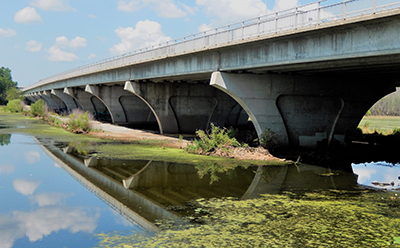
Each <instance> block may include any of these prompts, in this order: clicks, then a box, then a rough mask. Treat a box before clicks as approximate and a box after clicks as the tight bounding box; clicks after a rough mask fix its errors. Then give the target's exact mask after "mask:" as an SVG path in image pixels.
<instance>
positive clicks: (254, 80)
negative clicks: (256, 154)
mask: <svg viewBox="0 0 400 248" xmlns="http://www.w3.org/2000/svg"><path fill="white" fill-rule="evenodd" d="M265 81H268V80H266V78H265V77H262V76H259V75H248V74H229V73H222V72H214V73H213V74H212V75H211V80H210V85H211V86H213V87H215V88H217V89H219V90H221V91H223V92H225V93H226V94H227V95H229V96H231V97H232V98H233V99H234V100H235V101H236V102H237V103H238V104H240V106H241V107H242V108H243V109H244V110H245V111H246V113H247V114H248V115H249V117H250V119H251V120H252V122H253V125H254V128H255V130H256V132H257V135H258V137H261V134H262V133H263V131H264V130H266V129H267V128H268V129H271V131H273V132H275V133H277V134H278V136H279V137H280V141H281V142H282V143H284V144H286V143H288V136H287V132H286V129H285V126H284V123H283V120H282V118H281V114H280V113H279V110H278V108H277V107H276V104H275V101H276V97H275V95H273V96H269V95H271V92H270V91H271V90H270V89H271V88H272V87H270V85H268V83H265ZM268 88H270V89H268Z"/></svg>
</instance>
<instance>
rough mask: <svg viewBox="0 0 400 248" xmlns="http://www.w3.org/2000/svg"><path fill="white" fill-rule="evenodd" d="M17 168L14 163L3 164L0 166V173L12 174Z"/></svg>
mask: <svg viewBox="0 0 400 248" xmlns="http://www.w3.org/2000/svg"><path fill="white" fill-rule="evenodd" d="M14 170H15V168H14V166H12V165H2V166H0V175H1V174H11V173H13V172H14Z"/></svg>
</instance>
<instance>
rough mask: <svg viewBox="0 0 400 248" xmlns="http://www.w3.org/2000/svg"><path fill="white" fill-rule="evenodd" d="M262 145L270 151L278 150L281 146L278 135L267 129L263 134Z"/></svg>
mask: <svg viewBox="0 0 400 248" xmlns="http://www.w3.org/2000/svg"><path fill="white" fill-rule="evenodd" d="M260 145H261V146H262V147H264V148H265V149H268V150H270V151H271V150H273V149H275V148H277V147H278V145H279V140H278V135H277V134H276V133H274V132H272V131H271V130H270V129H268V128H267V129H266V130H265V131H264V132H263V133H262V134H261V137H260Z"/></svg>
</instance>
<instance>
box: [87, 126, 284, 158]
mask: <svg viewBox="0 0 400 248" xmlns="http://www.w3.org/2000/svg"><path fill="white" fill-rule="evenodd" d="M90 126H91V128H92V129H93V130H98V131H96V132H89V133H88V135H89V136H92V137H96V138H102V139H110V140H121V141H128V142H132V141H138V142H143V143H149V142H151V143H157V144H159V145H161V146H166V147H173V148H180V149H182V148H185V147H186V146H187V145H188V144H190V142H191V141H189V140H185V139H179V138H176V137H169V136H165V135H160V134H156V133H155V132H152V131H144V130H137V129H129V128H126V127H121V126H116V125H111V124H105V123H101V122H97V121H92V122H91V123H90ZM207 155H209V156H220V157H227V158H235V159H239V160H265V161H284V159H279V158H276V157H274V156H273V155H272V154H270V153H269V151H268V150H266V149H263V148H231V149H229V151H221V150H215V151H213V152H211V153H209V154H207Z"/></svg>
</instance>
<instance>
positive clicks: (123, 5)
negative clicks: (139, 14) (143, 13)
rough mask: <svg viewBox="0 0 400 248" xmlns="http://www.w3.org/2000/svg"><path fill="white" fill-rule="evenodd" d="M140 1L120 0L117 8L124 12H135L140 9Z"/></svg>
mask: <svg viewBox="0 0 400 248" xmlns="http://www.w3.org/2000/svg"><path fill="white" fill-rule="evenodd" d="M139 4H140V2H139V1H129V2H127V1H118V6H117V10H119V11H123V12H135V11H137V10H139V9H140V7H139Z"/></svg>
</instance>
